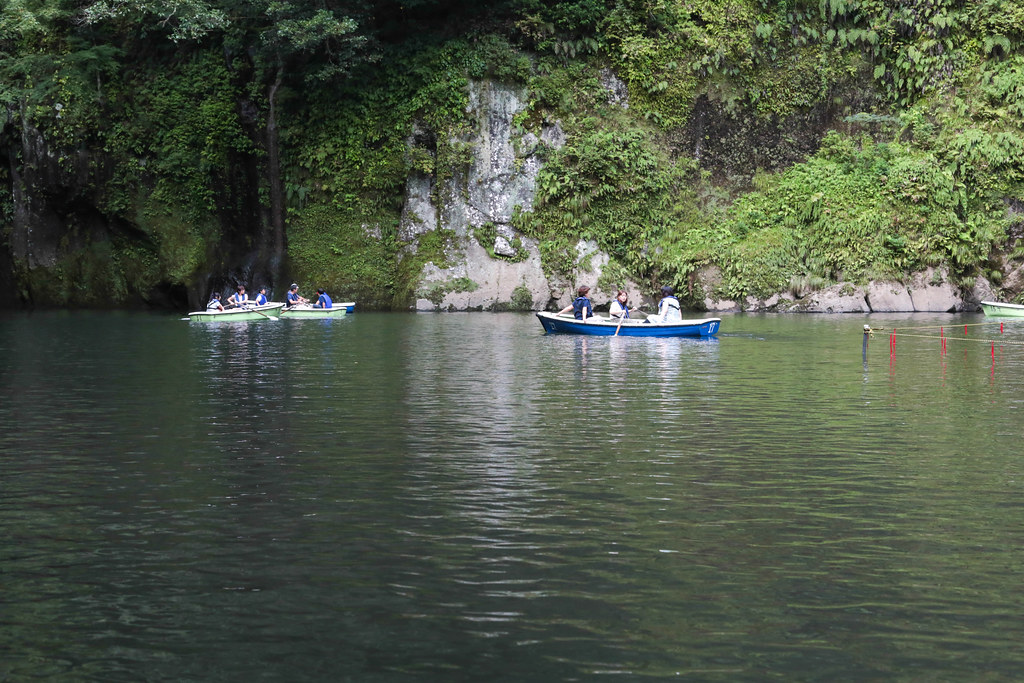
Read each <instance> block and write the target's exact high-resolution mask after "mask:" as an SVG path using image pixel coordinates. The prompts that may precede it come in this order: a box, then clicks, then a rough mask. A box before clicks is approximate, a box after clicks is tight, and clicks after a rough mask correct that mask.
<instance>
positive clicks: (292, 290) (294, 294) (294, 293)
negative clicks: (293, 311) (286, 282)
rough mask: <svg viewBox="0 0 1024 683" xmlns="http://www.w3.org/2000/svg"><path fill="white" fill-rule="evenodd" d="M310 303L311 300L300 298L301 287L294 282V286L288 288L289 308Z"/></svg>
mask: <svg viewBox="0 0 1024 683" xmlns="http://www.w3.org/2000/svg"><path fill="white" fill-rule="evenodd" d="M308 303H309V299H307V298H305V297H301V296H299V286H298V285H297V284H295V283H294V282H293V283H292V286H291V287H289V288H288V308H291V307H292V306H301V305H302V304H308Z"/></svg>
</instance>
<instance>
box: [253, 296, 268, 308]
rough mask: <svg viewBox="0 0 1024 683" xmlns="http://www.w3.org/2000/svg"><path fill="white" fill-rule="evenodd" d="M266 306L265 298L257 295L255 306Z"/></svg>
mask: <svg viewBox="0 0 1024 683" xmlns="http://www.w3.org/2000/svg"><path fill="white" fill-rule="evenodd" d="M266 304H267V297H265V296H263V295H262V294H257V295H256V305H257V306H265V305H266Z"/></svg>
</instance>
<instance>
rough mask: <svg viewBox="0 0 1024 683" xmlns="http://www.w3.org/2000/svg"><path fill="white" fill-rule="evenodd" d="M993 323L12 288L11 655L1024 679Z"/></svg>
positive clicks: (296, 665)
mask: <svg viewBox="0 0 1024 683" xmlns="http://www.w3.org/2000/svg"><path fill="white" fill-rule="evenodd" d="M992 322H993V320H992V319H987V320H986V319H985V318H984V317H983V316H981V315H979V314H971V315H938V314H935V315H931V314H927V315H926V314H917V315H895V314H894V315H889V316H885V315H877V314H876V315H872V316H860V315H853V316H816V315H802V316H796V315H794V316H757V315H727V316H723V323H722V333H721V334H720V336H719V337H718V338H717V339H714V340H709V341H700V340H686V339H636V338H623V337H614V338H610V337H602V338H583V337H573V336H560V335H546V334H544V333H543V330H542V328H541V326H540V324H539V323H538V322H537V320H536V318H535V317H534V316H533V315H530V314H513V313H507V314H488V313H471V314H427V315H422V314H421V315H415V314H409V315H403V314H370V313H357V314H355V315H353V316H349V317H347V318H344V319H341V320H330V321H324V320H306V321H288V320H282V321H259V322H252V323H234V324H219V325H217V324H215V325H202V324H196V323H189V322H185V321H182V320H180V319H179V317H178V316H166V315H156V314H129V313H100V312H82V313H35V314H31V315H26V314H3V315H2V317H0V424H2V425H3V427H2V430H0V680H2V681H39V680H44V681H45V680H53V681H64V680H89V681H142V680H144V681H258V680H268V681H270V680H274V681H371V682H372V681H413V680H416V681H574V680H599V679H605V678H608V677H610V676H611V677H615V680H643V679H651V680H655V679H661V678H668V677H672V678H679V679H682V680H697V681H763V680H780V681H836V680H843V681H879V680H885V681H936V680H942V681H963V680H984V681H1002V680H1006V681H1011V680H1018V679H1019V678H1021V677H1022V676H1024V621H1022V619H1021V616H1020V615H1021V613H1022V611H1024V609H1022V608H1024V604H1022V603H1024V591H1021V590H1020V583H1021V580H1022V578H1024V575H1022V569H1024V547H1022V545H1024V544H1022V541H1024V443H1022V441H1024V439H1022V437H1024V429H1022V427H1021V423H1022V408H1024V392H1022V386H1024V321H1021V322H1016V323H1013V322H1009V321H1008V322H1007V324H1006V327H1005V329H1004V330H1002V331H1000V329H999V325H998V324H994V325H993V324H991V323H992ZM865 323H869V324H871V325H872V326H874V327H883V328H886V329H885V330H882V331H878V332H876V333H875V336H874V338H873V339H870V340H869V341H868V343H867V345H866V346H865V345H864V341H863V335H862V332H861V330H862V327H863V325H864V324H865ZM980 323H990V324H986V325H980ZM964 325H970V327H968V328H967V336H966V338H965V333H964ZM926 326H932V327H931V329H926V330H909V329H905V330H904V332H903V333H902V334H901V335H900V336H898V337H896V347H895V352H894V353H890V340H889V338H888V337H887V336H886V335H887V334H888V330H891V329H892V328H893V327H898V328H911V327H914V328H917V327H926ZM939 326H942V328H943V333H944V334H947V335H950V338H949V340H948V342H947V346H946V351H945V353H943V350H942V344H941V342H940V341H939V340H938V338H937V337H938V332H939V330H938V328H939ZM912 335H919V336H912Z"/></svg>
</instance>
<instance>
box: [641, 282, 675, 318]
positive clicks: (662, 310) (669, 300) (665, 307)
mask: <svg viewBox="0 0 1024 683" xmlns="http://www.w3.org/2000/svg"><path fill="white" fill-rule="evenodd" d="M682 319H683V314H682V312H681V308H680V306H679V299H677V298H676V297H675V295H674V293H673V290H672V288H671V287H669V286H668V285H665V286H664V287H662V288H661V301H659V302H658V312H657V313H655V314H654V315H650V316H647V322H651V323H673V322H678V321H680V320H682Z"/></svg>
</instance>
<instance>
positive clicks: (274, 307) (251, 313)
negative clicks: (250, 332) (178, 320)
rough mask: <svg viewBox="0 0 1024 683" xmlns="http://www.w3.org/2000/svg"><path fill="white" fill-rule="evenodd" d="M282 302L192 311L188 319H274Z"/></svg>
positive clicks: (278, 315)
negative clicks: (220, 309)
mask: <svg viewBox="0 0 1024 683" xmlns="http://www.w3.org/2000/svg"><path fill="white" fill-rule="evenodd" d="M282 308H284V304H283V303H272V304H264V305H263V306H252V307H247V308H228V309H226V310H223V311H193V312H192V313H189V314H188V319H189V320H190V321H192V322H197V323H227V322H247V321H250V320H267V319H268V318H271V319H276V318H278V317H280V315H281V309H282Z"/></svg>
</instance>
